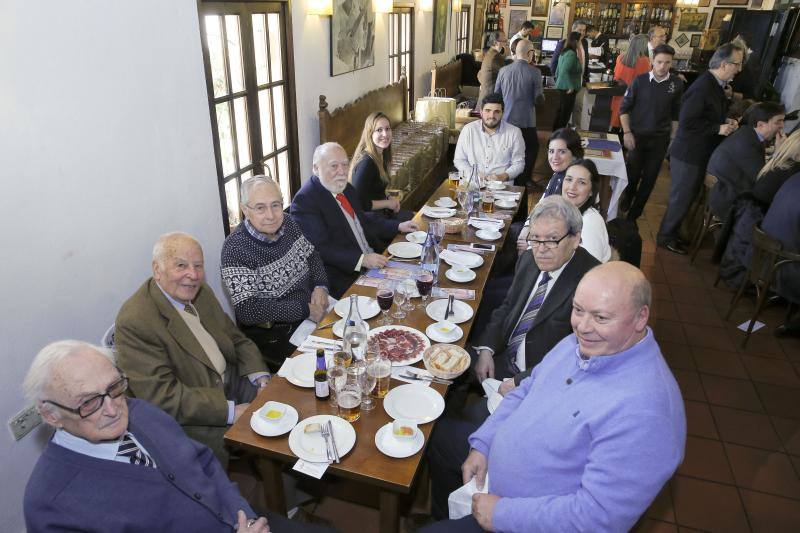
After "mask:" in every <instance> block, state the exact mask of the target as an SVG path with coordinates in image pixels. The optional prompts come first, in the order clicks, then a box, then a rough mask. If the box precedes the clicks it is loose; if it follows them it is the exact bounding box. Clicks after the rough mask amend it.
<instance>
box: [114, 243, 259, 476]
mask: <svg viewBox="0 0 800 533" xmlns="http://www.w3.org/2000/svg"><path fill="white" fill-rule="evenodd" d="M114 338H115V342H116V347H117V352H118V355H117V357H118V360H119V366H120V368H121V369H122V370H123V371H124V372H125V373H126V374H127V375H128V377H129V379H130V387H131V392H132V394H133V396H135V397H137V398H141V399H143V400H147V401H148V402H150V403H152V404H154V405H156V406H157V407H160V408H161V409H163V410H164V411H166V412H167V413H169V414H170V415H171V416H172V417H173V418H175V420H177V421H178V423H179V424H180V425H181V426H182V427H183V429H184V431H185V432H186V434H187V435H188V436H189V437H191V438H193V439H195V440H197V441H200V442H201V443H203V444H205V445H206V446H208V447H209V448H211V450H212V451H213V452H214V453H215V454H216V455H217V457H218V458H219V459H220V461H221V462H222V465H223V466H227V460H228V454H227V451H226V450H225V447H224V445H223V440H222V439H223V435H224V434H225V431H226V430H227V429H228V426H229V425H230V424H233V423H234V422H235V421H236V419H237V418H239V416H240V415H241V414H242V413H244V411H245V409H247V407H248V405H249V403H248V402H249V401H250V400H252V399H253V398H254V397H255V394H256V392H257V388H256V387H259V386H260V387H265V386H266V385H267V382H268V381H269V374H268V373H267V371H266V366H265V365H264V360H263V359H262V357H261V352H260V351H259V350H258V346H256V345H255V344H254V343H253V341H251V340H250V339H248V338H247V337H246V336H245V335H244V334H243V333H242V332H241V331H239V330H238V329H237V328H236V326H235V325H234V323H233V321H232V320H231V319H230V317H228V315H226V314H225V312H224V311H223V310H222V306H221V305H220V304H219V301H217V298H216V296H214V293H213V292H212V290H211V288H210V287H209V286H208V285H206V284H205V268H204V261H203V250H202V248H201V247H200V243H198V242H197V241H196V240H195V239H194V237H192V236H191V235H187V234H186V233H180V232H175V233H167V234H166V235H162V236H161V237H160V238H159V239H158V241H157V242H156V244H155V246H154V247H153V277H151V278H150V279H148V280H147V281H145V282H144V284H143V285H142V286H141V287H140V288H139V289H138V290H137V291H136V292H135V293H134V295H133V296H131V297H130V298H129V299H128V301H126V302H125V303H124V304H123V305H122V308H121V309H120V311H119V314H118V315H117V322H116V331H115V334H114ZM245 376H246V377H245Z"/></svg>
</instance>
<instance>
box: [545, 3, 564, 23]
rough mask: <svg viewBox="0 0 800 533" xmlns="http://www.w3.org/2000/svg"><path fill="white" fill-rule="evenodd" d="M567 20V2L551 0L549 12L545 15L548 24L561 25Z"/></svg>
mask: <svg viewBox="0 0 800 533" xmlns="http://www.w3.org/2000/svg"><path fill="white" fill-rule="evenodd" d="M565 20H567V2H566V1H565V0H553V5H552V7H550V13H549V14H548V15H547V25H548V26H563V25H564V21H565Z"/></svg>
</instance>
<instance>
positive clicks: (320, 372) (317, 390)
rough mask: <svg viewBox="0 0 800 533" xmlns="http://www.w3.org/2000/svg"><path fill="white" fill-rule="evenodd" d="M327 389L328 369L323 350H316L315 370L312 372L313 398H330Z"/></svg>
mask: <svg viewBox="0 0 800 533" xmlns="http://www.w3.org/2000/svg"><path fill="white" fill-rule="evenodd" d="M330 394H331V393H330V390H329V388H328V368H327V365H326V364H325V350H323V349H321V348H320V349H318V350H317V368H316V370H314V396H315V397H316V398H317V400H327V399H328V396H330Z"/></svg>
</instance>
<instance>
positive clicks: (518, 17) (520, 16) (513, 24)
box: [508, 9, 528, 35]
mask: <svg viewBox="0 0 800 533" xmlns="http://www.w3.org/2000/svg"><path fill="white" fill-rule="evenodd" d="M526 20H528V10H526V9H512V10H511V11H509V13H508V34H509V35H514V34H515V33H517V32H518V31H519V29H520V28H521V27H522V23H523V22H525V21H526Z"/></svg>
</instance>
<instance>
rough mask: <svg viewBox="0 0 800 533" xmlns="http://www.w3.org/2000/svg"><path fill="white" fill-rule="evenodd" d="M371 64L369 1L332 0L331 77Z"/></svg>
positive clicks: (372, 17)
mask: <svg viewBox="0 0 800 533" xmlns="http://www.w3.org/2000/svg"><path fill="white" fill-rule="evenodd" d="M442 1H446V0H442ZM345 4H347V6H348V7H347V8H346V7H345ZM374 64H375V13H374V12H373V11H372V0H334V2H333V15H332V16H331V76H338V75H340V74H346V73H348V72H353V71H354V70H360V69H362V68H367V67H371V66H373V65H374Z"/></svg>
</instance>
